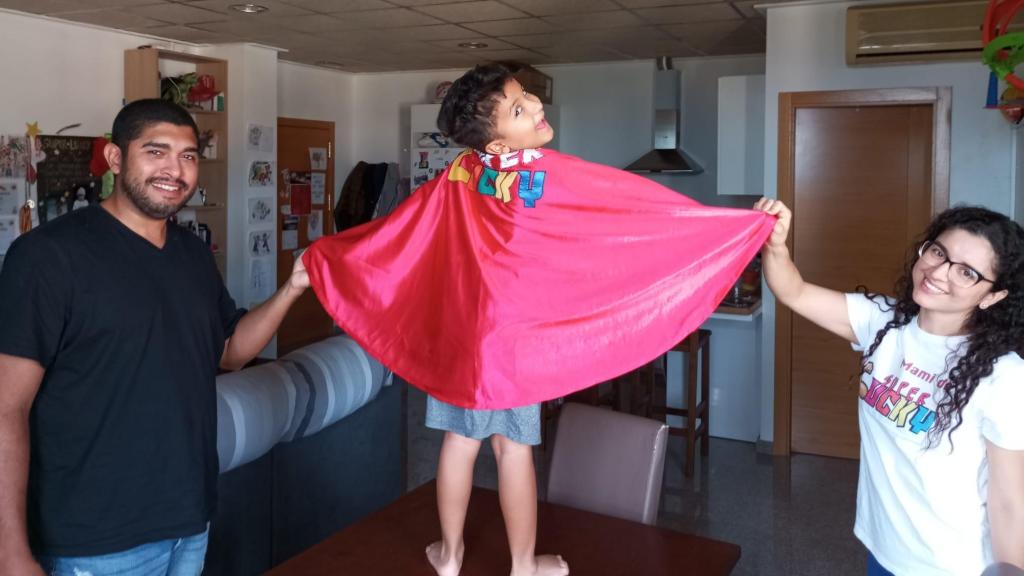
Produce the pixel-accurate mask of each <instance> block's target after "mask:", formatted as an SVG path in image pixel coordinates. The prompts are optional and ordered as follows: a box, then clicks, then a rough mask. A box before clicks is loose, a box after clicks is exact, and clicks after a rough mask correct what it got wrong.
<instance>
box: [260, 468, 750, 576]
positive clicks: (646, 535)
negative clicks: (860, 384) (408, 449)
mask: <svg viewBox="0 0 1024 576" xmlns="http://www.w3.org/2000/svg"><path fill="white" fill-rule="evenodd" d="M435 490H436V488H435V484H434V482H429V483H427V484H424V485H423V486H420V487H419V488H417V489H416V490H414V491H412V492H410V493H408V494H406V495H405V496H403V497H402V498H399V499H398V500H396V501H395V502H393V503H391V504H390V505H389V506H387V507H385V508H384V509H382V510H380V511H378V512H376V513H375V514H372V515H370V516H368V517H367V518H365V519H363V520H361V521H360V522H357V523H356V524H354V525H352V526H349V527H348V528H346V529H344V530H342V531H341V532H338V533H337V534H335V535H333V536H331V537H329V538H328V539H326V540H324V541H323V542H321V543H319V544H317V545H316V546H313V547H312V548H310V549H309V550H306V551H305V552H303V553H302V554H300V555H298V556H296V557H294V558H292V559H290V560H288V561H287V562H284V563H283V564H281V565H279V566H278V567H277V568H275V569H274V570H271V571H270V572H269V573H268V574H270V575H272V576H299V575H302V576H310V575H321V574H322V575H339V574H358V575H363V574H366V575H373V576H391V575H401V576H434V572H433V570H432V569H431V567H430V564H428V563H427V560H426V556H424V553H423V550H424V548H426V546H427V544H429V543H430V542H433V541H435V540H438V539H439V538H440V533H441V532H440V527H439V525H438V520H437V502H436V497H435ZM537 543H538V544H537V553H538V554H550V553H557V554H561V555H562V556H563V557H564V558H565V559H566V561H568V562H569V570H570V573H571V574H573V575H585V576H604V575H608V576H613V575H622V576H659V575H669V574H671V575H683V574H686V575H693V576H701V575H708V576H711V575H724V574H729V573H730V572H731V571H732V569H733V567H734V566H736V562H737V561H739V558H740V547H739V546H736V545H735V544H729V543H727V542H721V541H718V540H711V539H708V538H701V537H699V536H692V535H689V534H685V533H682V532H675V531H672V530H665V529H662V528H656V527H653V526H645V525H643V524H638V523H636V522H630V521H627V520H620V519H618V518H611V517H608V516H601V515H599V514H593V513H590V512H585V511H583V510H577V509H575V508H568V507H565V506H558V505H555V504H548V503H546V502H541V503H539V505H538V529H537ZM510 567H511V564H510V560H509V552H508V543H507V541H506V540H505V526H504V523H503V521H502V517H501V509H500V507H499V504H498V493H497V492H494V491H493V490H486V489H482V488H474V489H473V496H472V499H471V500H470V504H469V514H468V517H467V518H466V558H465V562H464V564H463V569H462V576H503V575H505V574H508V573H509V569H510Z"/></svg>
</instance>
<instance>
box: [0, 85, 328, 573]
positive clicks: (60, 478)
mask: <svg viewBox="0 0 1024 576" xmlns="http://www.w3.org/2000/svg"><path fill="white" fill-rule="evenodd" d="M105 155H106V158H107V161H108V162H109V164H110V167H111V169H112V170H113V172H114V173H115V174H116V175H117V179H116V184H115V189H114V193H113V194H112V195H111V197H110V198H109V199H107V200H106V201H104V202H103V203H102V204H101V205H98V206H90V207H87V208H84V209H82V210H76V211H74V212H71V213H70V214H67V215H65V216H62V217H60V218H58V219H56V220H54V221H52V222H50V223H48V224H46V225H44V226H42V227H40V228H38V229H36V230H33V231H31V232H29V233H28V234H25V235H23V236H22V237H20V238H18V240H16V241H15V242H14V243H13V244H12V246H11V249H10V251H9V252H8V254H7V257H6V259H5V261H4V266H3V270H2V272H0V576H2V575H18V576H23V575H33V576H35V575H40V576H41V575H42V574H43V573H44V572H43V570H45V573H46V574H57V575H60V576H63V575H65V574H68V575H76V576H77V575H80V574H85V573H88V574H91V576H103V575H104V574H111V573H117V574H124V575H135V574H172V575H182V576H184V575H189V576H192V575H197V574H199V573H201V571H202V565H203V558H204V556H205V552H206V530H207V525H208V523H209V520H210V517H211V515H212V512H213V508H214V505H215V501H216V483H217V473H218V463H217V444H216V441H217V422H216V417H217V409H216V395H215V390H214V378H215V375H216V371H217V368H218V366H219V367H221V368H226V369H237V368H239V367H241V366H242V365H244V364H245V363H247V362H248V361H249V360H251V359H252V358H253V357H254V356H255V355H256V354H257V353H258V352H259V351H260V350H262V349H263V347H264V346H265V345H266V344H267V342H268V341H269V340H270V338H271V337H272V336H273V334H274V332H275V331H276V330H277V328H278V326H279V325H280V323H281V320H282V319H283V318H284V316H285V313H286V312H287V311H288V308H289V307H290V306H291V304H292V303H293V302H294V301H295V299H296V298H298V296H299V295H300V294H301V293H302V292H303V290H305V289H306V287H308V286H309V278H308V276H307V275H306V271H305V269H304V268H303V266H302V261H301V259H298V260H297V261H296V265H295V268H294V269H293V271H292V275H291V277H290V278H289V280H288V282H287V283H286V284H285V285H284V286H283V287H282V288H281V289H280V290H278V291H277V293H275V294H274V296H273V297H271V298H270V299H269V300H268V301H267V302H265V303H264V304H262V305H260V306H259V307H257V308H255V309H253V310H252V311H249V312H246V311H245V310H240V309H238V308H237V307H236V306H235V303H234V301H233V300H232V298H231V296H230V295H229V294H228V292H227V290H226V289H225V287H224V283H223V280H222V279H221V277H220V274H219V273H218V271H217V266H216V264H215V263H214V259H213V255H212V254H211V252H210V250H209V248H208V247H207V246H206V245H205V243H203V242H202V241H200V240H199V239H198V238H197V237H196V236H195V235H193V234H191V233H189V232H188V231H186V230H184V229H182V228H180V227H178V226H168V224H167V219H168V217H170V216H171V215H173V214H175V213H176V212H177V211H178V210H179V209H180V208H181V207H182V206H184V205H185V203H186V202H187V201H188V199H189V198H190V197H191V196H192V194H193V193H194V192H195V189H196V184H197V180H198V171H199V150H198V130H197V128H196V125H195V121H194V120H193V119H192V117H191V116H190V115H189V114H188V112H186V111H185V110H183V109H182V108H180V107H178V106H176V105H174V104H171V103H169V102H165V101H162V100H140V101H137V102H134V103H132V104H129V105H128V106H126V107H125V108H124V109H122V110H121V112H120V113H119V114H118V116H117V118H116V119H115V120H114V128H113V138H112V142H111V143H110V144H108V145H107V147H106V150H105Z"/></svg>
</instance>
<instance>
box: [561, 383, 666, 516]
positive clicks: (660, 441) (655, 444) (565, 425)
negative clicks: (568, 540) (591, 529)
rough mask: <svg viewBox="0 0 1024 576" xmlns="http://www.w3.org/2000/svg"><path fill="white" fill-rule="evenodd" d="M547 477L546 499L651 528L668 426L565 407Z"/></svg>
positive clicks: (618, 414)
mask: <svg viewBox="0 0 1024 576" xmlns="http://www.w3.org/2000/svg"><path fill="white" fill-rule="evenodd" d="M561 412H562V413H561V415H560V416H559V419H558V435H557V437H556V438H555V448H554V452H553V454H552V456H551V466H550V469H549V473H548V501H549V502H554V503H556V504H564V505H566V506H572V507H573V508H579V509H582V510H589V511H591V512H597V513H598V514H605V515H607V516H615V517H617V518H625V519H627V520H633V521H635V522H642V523H644V524H654V523H655V522H656V521H657V518H658V503H659V501H660V499H661V479H662V472H663V471H664V469H665V443H666V441H667V438H668V427H667V426H666V425H665V424H664V423H663V422H658V421H657V420H651V419H649V418H642V417H640V416H633V415H631V414H624V413H622V412H613V411H611V410H605V409H601V408H595V407H593V406H587V405H584V404H575V403H572V402H570V403H567V404H565V405H564V406H563V407H562V411H561Z"/></svg>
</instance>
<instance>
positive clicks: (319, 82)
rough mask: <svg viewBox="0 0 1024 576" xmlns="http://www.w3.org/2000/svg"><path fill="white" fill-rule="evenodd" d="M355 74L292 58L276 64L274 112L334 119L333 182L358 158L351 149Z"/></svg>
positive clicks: (338, 181)
mask: <svg viewBox="0 0 1024 576" xmlns="http://www.w3.org/2000/svg"><path fill="white" fill-rule="evenodd" d="M355 85H356V76H354V75H353V74H349V73H346V72H336V71H333V70H325V69H323V68H316V67H313V66H306V65H303V64H295V63H293V62H279V63H278V65H277V115H278V116H280V117H284V118H302V119H304V120H319V121H321V122H334V150H335V152H334V186H335V188H336V189H339V188H340V186H341V185H342V184H343V183H344V182H345V177H347V176H348V173H349V172H350V171H351V170H352V167H353V166H354V165H355V163H356V162H357V161H358V160H360V158H357V157H356V156H355V150H354V149H353V146H354V144H353V143H354V142H355V141H356V139H357V133H356V130H355V126H354V119H355V110H356V108H355V96H354V95H355Z"/></svg>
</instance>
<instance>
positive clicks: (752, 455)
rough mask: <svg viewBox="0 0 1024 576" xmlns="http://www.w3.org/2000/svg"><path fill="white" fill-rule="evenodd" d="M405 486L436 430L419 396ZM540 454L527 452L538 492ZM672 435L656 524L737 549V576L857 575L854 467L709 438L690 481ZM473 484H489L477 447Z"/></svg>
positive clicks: (421, 474)
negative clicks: (426, 418)
mask: <svg viewBox="0 0 1024 576" xmlns="http://www.w3.org/2000/svg"><path fill="white" fill-rule="evenodd" d="M408 398H409V404H408V418H409V442H408V447H409V454H408V458H409V460H408V464H409V466H408V487H409V489H412V488H415V487H416V486H419V485H420V484H423V483H424V482H427V481H429V480H431V479H433V478H434V475H435V473H436V470H437V455H438V453H439V451H440V449H441V439H442V433H441V432H438V431H436V430H430V429H428V428H426V427H424V426H423V417H424V410H425V405H426V396H424V395H423V393H422V392H420V391H418V390H416V389H415V388H411V387H410V389H409V395H408ZM545 456H546V453H545V452H542V451H540V450H537V451H536V452H535V460H536V462H537V475H538V485H539V487H540V490H541V494H542V495H543V486H544V479H545V473H544V468H545V467H544V458H545ZM682 463H683V444H682V439H681V438H678V437H672V438H670V440H669V449H668V455H667V457H666V461H665V481H664V488H663V492H662V496H661V511H660V513H659V517H658V525H659V526H663V527H665V528H671V529H674V530H681V531H685V532H689V533H693V534H699V535H702V536H708V537H711V538H716V539H719V540H726V541H729V542H733V543H735V544H739V546H740V547H741V549H742V557H741V559H740V562H739V565H738V566H737V567H736V570H735V571H734V572H733V573H734V574H737V575H765V576H771V575H780V576H781V575H786V576H822V575H828V576H845V575H851V576H852V575H856V576H863V574H864V573H865V564H864V561H865V553H864V549H863V548H862V547H861V545H860V543H859V542H858V541H857V539H856V538H854V536H853V516H854V500H855V497H856V490H857V462H855V461H849V460H839V459H832V458H823V457H818V456H805V455H796V456H793V457H792V458H777V457H772V456H767V455H763V454H758V453H757V452H756V450H755V449H754V445H753V444H748V443H745V442H734V441H730V440H720V439H716V438H712V440H711V450H710V455H709V456H708V458H707V461H706V462H704V461H701V459H700V458H699V457H698V460H697V471H696V473H695V474H694V477H693V478H692V479H685V478H684V477H683V473H682ZM475 483H476V484H477V485H478V486H483V487H487V488H492V489H493V488H496V487H497V468H496V466H495V463H494V457H493V454H492V453H491V451H490V448H489V446H487V443H484V449H483V450H482V451H481V455H480V457H479V458H478V459H477V465H476V477H475Z"/></svg>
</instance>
